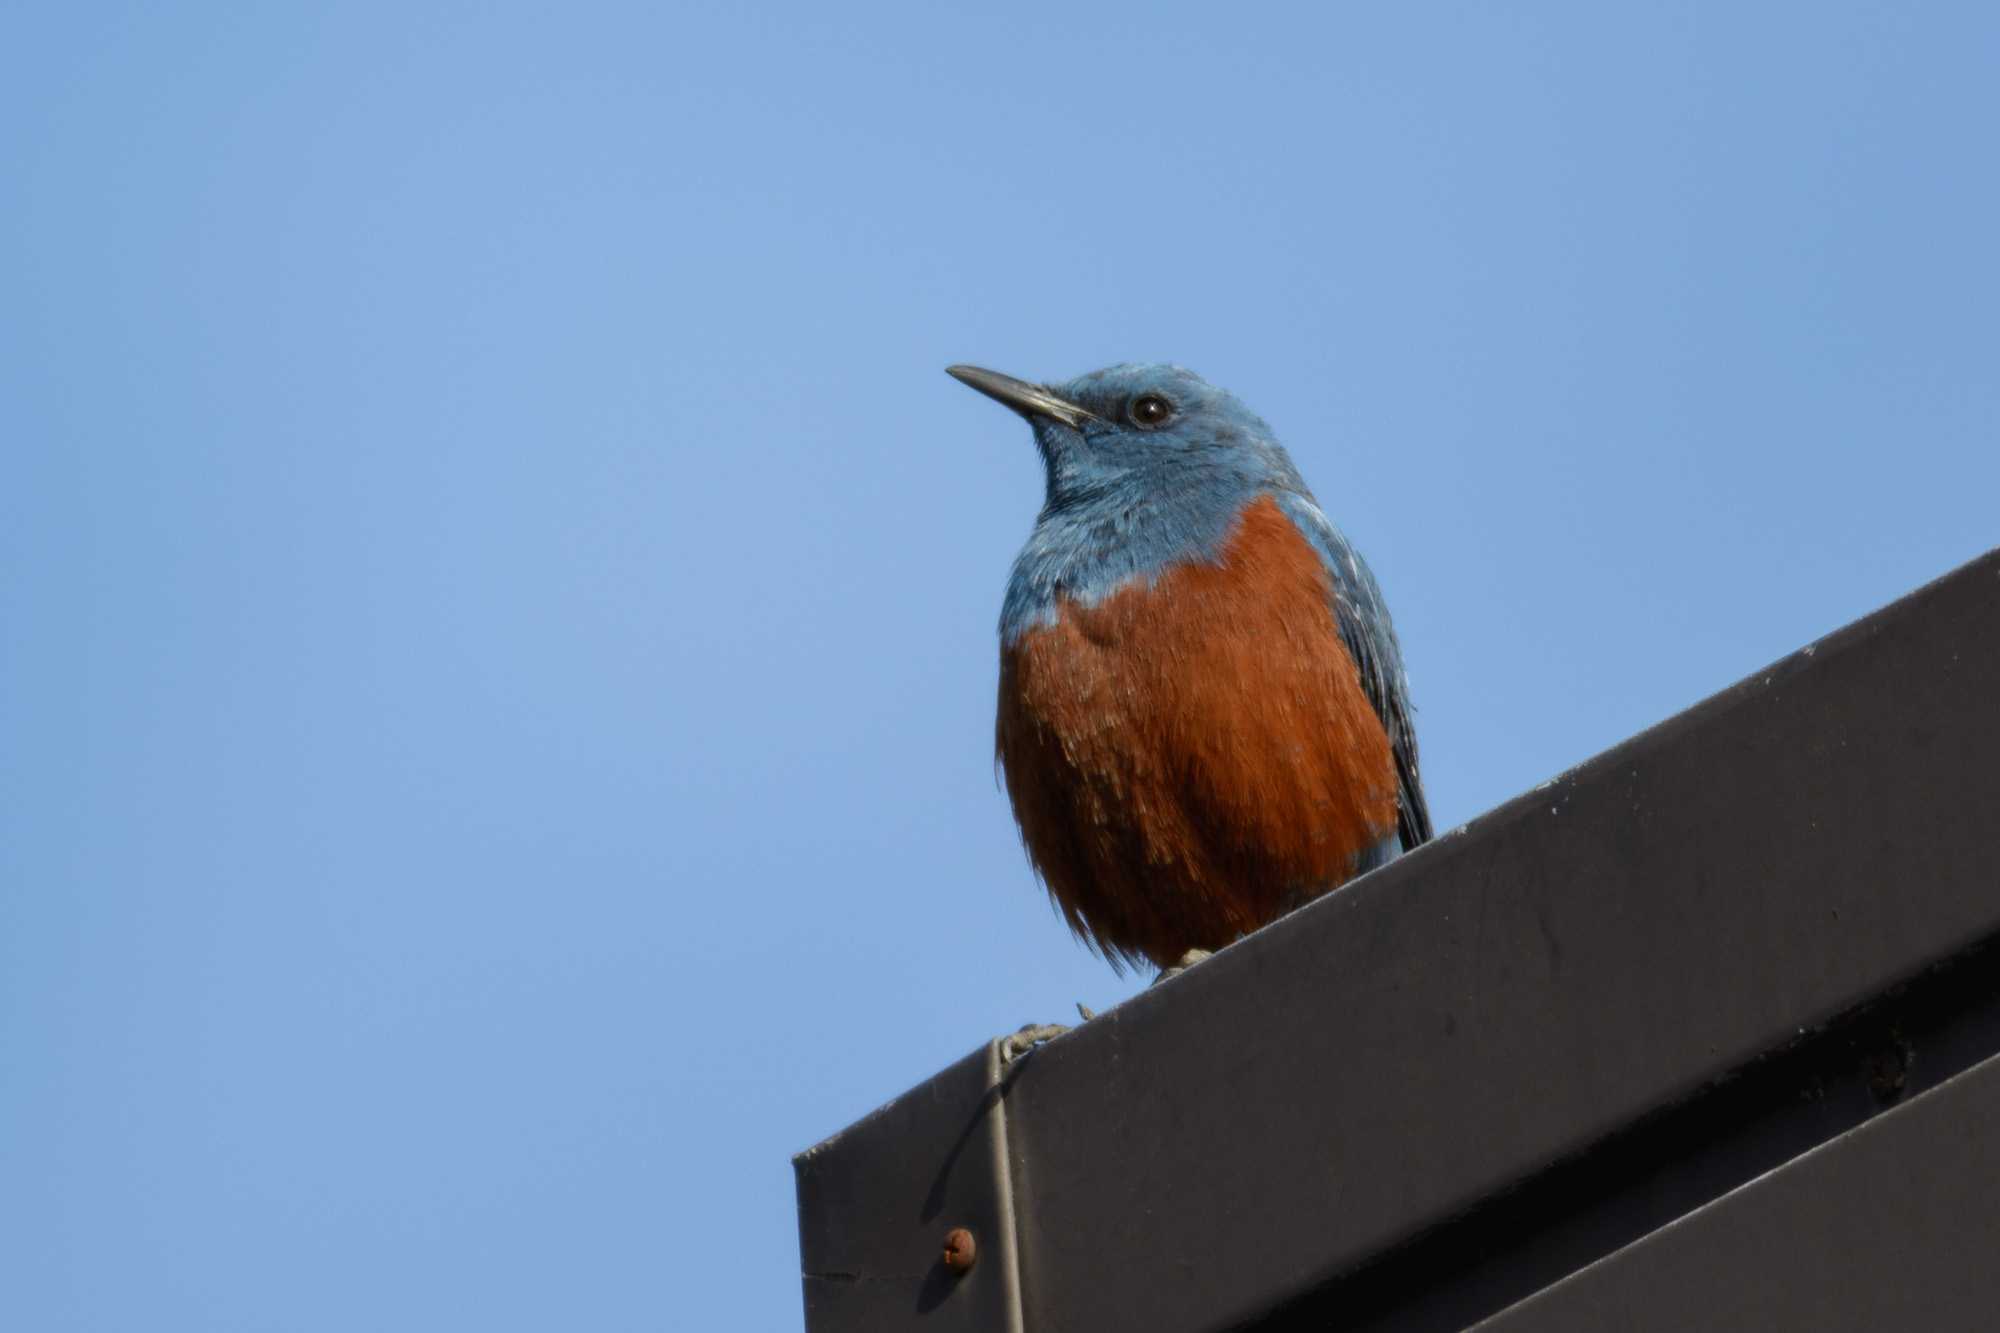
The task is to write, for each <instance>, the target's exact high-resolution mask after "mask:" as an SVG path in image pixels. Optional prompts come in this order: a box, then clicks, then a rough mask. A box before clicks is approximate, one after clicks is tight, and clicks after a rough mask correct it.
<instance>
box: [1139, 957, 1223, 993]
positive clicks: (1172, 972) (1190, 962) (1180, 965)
mask: <svg viewBox="0 0 2000 1333" xmlns="http://www.w3.org/2000/svg"><path fill="white" fill-rule="evenodd" d="M1214 956H1215V955H1214V954H1213V953H1211V952H1210V951H1209V950H1207V949H1189V950H1188V951H1187V952H1186V953H1184V954H1182V955H1181V956H1180V958H1179V959H1178V960H1176V961H1175V963H1174V965H1173V966H1172V967H1163V968H1161V969H1160V975H1159V976H1157V977H1154V978H1153V984H1154V985H1155V986H1157V985H1159V984H1160V983H1161V982H1162V981H1165V980H1166V979H1167V978H1168V977H1177V976H1179V975H1180V974H1181V973H1183V972H1185V971H1187V970H1188V969H1189V968H1191V967H1193V966H1194V965H1195V964H1196V963H1199V962H1201V961H1203V960H1204V959H1208V958H1213V957H1214Z"/></svg>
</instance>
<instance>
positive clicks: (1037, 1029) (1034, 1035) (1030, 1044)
mask: <svg viewBox="0 0 2000 1333" xmlns="http://www.w3.org/2000/svg"><path fill="white" fill-rule="evenodd" d="M1067 1031H1069V1027H1068V1025H1067V1024H1063V1023H1028V1024H1025V1025H1023V1026H1022V1028H1021V1030H1020V1031H1019V1032H1010V1033H1008V1034H1007V1035H1006V1036H1004V1037H1002V1038H1001V1039H1000V1063H1001V1064H1003V1065H1010V1064H1013V1063H1014V1062H1015V1061H1016V1060H1018V1059H1020V1058H1021V1057H1022V1056H1024V1055H1026V1054H1027V1053H1028V1052H1029V1051H1032V1050H1034V1049H1035V1047H1037V1046H1039V1045H1041V1044H1042V1043H1043V1042H1045V1041H1053V1040H1054V1039H1055V1038H1057V1037H1060V1036H1061V1035H1062V1034H1063V1033H1065V1032H1067Z"/></svg>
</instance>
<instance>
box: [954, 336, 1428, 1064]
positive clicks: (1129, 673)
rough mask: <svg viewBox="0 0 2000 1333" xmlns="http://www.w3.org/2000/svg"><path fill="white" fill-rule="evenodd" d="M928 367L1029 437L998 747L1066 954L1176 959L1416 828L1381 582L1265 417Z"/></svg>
mask: <svg viewBox="0 0 2000 1333" xmlns="http://www.w3.org/2000/svg"><path fill="white" fill-rule="evenodd" d="M947 373H948V374H950V375H951V376H952V377H953V378H954V379H957V380H958V381H960V382H961V383H963V384H965V385H967V386H968V387H970V388H973V389H976V390H978V391H979V392H980V393H982V394H985V395H986V396H987V397H989V398H992V399H994V400H995V401H997V402H999V403H1001V404H1003V405H1004V406H1006V407H1008V408H1011V409H1012V410H1013V411H1014V412H1016V413H1018V414H1019V415H1020V416H1022V417H1024V418H1026V419H1027V422H1028V424H1029V426H1030V428H1031V429H1032V431H1033V434H1034V440H1035V444H1036V446H1037V448H1038V450H1039V451H1040V454H1041V460H1042V464H1043V468H1044V472H1045V477H1046V490H1045V493H1044V499H1043V503H1042V508H1041V512H1040V514H1039V515H1038V516H1037V518H1036V520H1035V526H1034V529H1033V531H1032V532H1031V533H1030V534H1029V537H1028V539H1027V542H1026V544H1025V545H1024V546H1023V547H1022V549H1021V552H1020V554H1019V555H1018V556H1017V557H1016V558H1015V561H1014V565H1013V570H1012V572H1011V574H1010V576H1009V578H1008V581H1007V589H1006V595H1005V598H1004V600H1003V602H1002V605H1001V614H1000V678H999V698H998V706H997V709H996V716H995V722H994V748H995V755H996V759H997V763H998V767H999V769H1000V772H1001V777H1002V781H1003V783H1004V785H1005V788H1006V792H1007V796H1008V799H1009V801H1010V803H1011V805H1012V807H1013V814H1014V818H1015V821H1016V823H1017V824H1018V825H1019V829H1020V834H1021V840H1022V842H1023V844H1024V846H1025V847H1026V850H1027V853H1028V858H1029V861H1030V862H1031V864H1032V866H1033V868H1034V870H1035V873H1036V874H1037V876H1038V877H1039V878H1040V880H1041V882H1042V884H1043V886H1044V887H1045V888H1046V889H1047V891H1048V893H1049V896H1050V898H1051V899H1052V900H1053V901H1054V903H1055V906H1056V907H1057V908H1058V909H1059V910H1060V912H1061V914H1062V916H1063V918H1064V920H1065V921H1066V922H1067V923H1068V925H1069V927H1070V929H1071V930H1072V932H1074V933H1075V935H1076V936H1077V937H1078V938H1079V939H1081V940H1082V941H1083V942H1084V944H1085V945H1087V946H1088V947H1089V948H1091V949H1092V950H1093V951H1094V952H1096V953H1097V954H1099V955H1101V956H1102V957H1103V958H1104V959H1105V960H1106V961H1108V962H1109V963H1110V964H1111V966H1112V967H1113V969H1114V970H1115V971H1117V972H1119V973H1121V974H1122V973H1123V972H1124V971H1125V969H1126V968H1128V967H1131V968H1143V967H1146V966H1149V965H1150V966H1151V967H1153V968H1157V969H1158V970H1159V976H1160V978H1164V977H1166V976H1170V975H1174V974H1175V973H1177V972H1179V971H1181V970H1183V969H1185V968H1186V967H1188V966H1191V965H1193V964H1194V963H1196V962H1198V961H1200V960H1201V959H1203V958H1205V957H1207V956H1208V955H1209V954H1211V953H1213V952H1214V951H1215V950H1218V949H1221V948H1223V947H1224V946H1226V945H1227V944H1229V943H1231V942H1232V941H1234V940H1236V939H1238V938H1240V937H1242V936H1244V935H1247V934H1249V933H1250V932H1252V931H1254V930H1256V929H1258V928H1260V927H1262V926H1264V925H1268V924H1269V923H1270V922H1272V921H1273V920H1276V919H1277V918H1278V917H1280V916H1282V915H1284V914H1285V913H1287V912H1289V911H1291V910H1293V909H1295V908H1297V907H1299V906H1301V905H1303V904H1304V903H1306V902H1309V901H1311V900H1313V899H1315V898H1317V897H1319V896H1320V895H1322V894H1325V893H1327V892H1330V891H1332V890H1334V889H1336V888H1338V887H1339V886H1340V885H1342V884H1345V883H1347V882H1348V881H1350V880H1352V879H1354V878H1355V877H1356V876H1358V875H1361V874H1363V873H1365V872H1366V871H1369V870H1371V869H1374V868H1376V867H1378V866H1381V865H1383V864H1386V863H1387V862H1388V861H1390V860H1393V859H1394V858H1395V857H1397V856H1399V855H1400V854H1402V853H1403V852H1405V851H1408V850H1410V849H1411V848H1414V847H1416V846H1418V845H1420V844H1421V843H1423V842H1424V841H1426V840H1427V839H1429V838H1430V836H1431V818H1430V811H1429V808H1428V806H1427V804H1426V802H1425V798H1424V789H1423V783H1422V780H1421V778H1420V776H1419V772H1418V764H1417V739H1416V733H1415V729H1414V726H1413V724H1412V711H1413V710H1412V707H1411V704H1410V692H1409V684H1408V681H1407V679H1406V677H1405V672H1404V667H1403V656H1402V649H1401V646H1400V644H1399V643H1398V642H1397V638H1396V631H1395V628H1394V626H1393V625H1392V623H1391V622H1390V619H1389V610H1388V607H1387V605H1386V604H1385V603H1384V601H1383V597H1382V592H1381V589H1380V587H1379V586H1378V585H1377V583H1376V580H1375V576H1374V575H1373V573H1371V572H1370V570H1369V568H1368V566H1367V564H1366V563H1364V562H1363V560H1362V558H1361V556H1360V554H1359V553H1358V552H1357V551H1356V550H1355V549H1354V547H1353V546H1352V544H1350V543H1349V541H1348V540H1347V538H1346V537H1345V536H1343V535H1342V533H1341V531H1340V529H1339V528H1338V527H1336V526H1335V525H1334V523H1333V521H1332V520H1331V519H1329V518H1328V517H1327V515H1326V512H1325V511H1324V510H1323V509H1321V507H1320V504H1319V502H1318V500H1316V499H1315V498H1314V496H1313V493H1312V491H1311V490H1310V489H1309V488H1308V487H1307V485H1306V483H1305V479H1304V478H1303V477H1302V476H1301V475H1300V473H1299V470H1298V468H1297V467H1296V466H1295V465H1294V464H1293V462H1292V459H1291V457H1290V455H1288V454H1287V453H1286V452H1285V450H1284V448H1283V447H1282V446H1281V445H1280V444H1279V443H1278V440H1277V438H1276V436H1275V435H1274V434H1273V433H1272V430H1271V428H1270V427H1269V426H1268V425H1266V424H1265V423H1264V421H1263V420H1262V419H1261V418H1259V417H1258V416H1257V415H1256V414H1255V413H1253V412H1252V411H1251V410H1250V409H1249V408H1248V407H1247V406H1245V405H1244V403H1243V402H1242V401H1241V400H1240V399H1238V398H1237V397H1236V396H1235V395H1233V394H1231V393H1229V392H1227V391H1225V390H1223V389H1220V388H1217V387H1215V386H1214V385H1212V384H1210V383H1208V382H1207V381H1206V380H1204V379H1203V378H1201V376H1199V375H1197V374H1195V373H1194V372H1192V371H1189V370H1186V369H1183V368H1181V367H1179V366H1173V365H1165V364H1140V363H1125V364H1120V365H1114V366H1110V367H1107V368H1106V369H1103V370H1098V371H1093V372H1091V373H1090V374H1087V375H1083V376H1080V377H1078V378H1076V379H1072V380H1068V381H1066V382H1060V383H1047V384H1035V383H1030V382H1028V381H1025V380H1021V379H1016V378H1014V377H1013V376H1010V375H1003V374H1000V373H998V372H997V371H992V370H985V369H981V368H979V367H977V366H967V365H954V366H951V367H948V369H947ZM1087 1016H1088V1015H1087V1013H1086V1017H1087ZM1061 1030H1062V1029H1060V1028H1055V1027H1045V1028H1040V1029H1032V1031H1035V1032H1040V1033H1043V1034H1044V1035H1046V1034H1049V1033H1055V1032H1059V1031H1061ZM1030 1031H1031V1029H1023V1033H1024V1034H1026V1033H1029V1032H1030Z"/></svg>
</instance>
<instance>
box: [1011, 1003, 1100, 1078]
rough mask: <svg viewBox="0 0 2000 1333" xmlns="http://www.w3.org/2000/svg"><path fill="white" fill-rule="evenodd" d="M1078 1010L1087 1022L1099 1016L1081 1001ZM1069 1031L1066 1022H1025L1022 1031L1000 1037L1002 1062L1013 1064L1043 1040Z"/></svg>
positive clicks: (1053, 1038)
mask: <svg viewBox="0 0 2000 1333" xmlns="http://www.w3.org/2000/svg"><path fill="white" fill-rule="evenodd" d="M1076 1012H1077V1013H1078V1014H1080V1015H1082V1017H1083V1021H1084V1022H1086V1023H1088V1022H1089V1021H1090V1020H1091V1019H1093V1018H1095V1017H1097V1012H1096V1011H1095V1010H1093V1009H1092V1008H1091V1007H1090V1006H1089V1005H1086V1004H1084V1003H1082V1002H1081V1001H1079V1002H1078V1003H1077V1006H1076ZM1068 1031H1069V1025H1068V1024H1066V1023H1026V1024H1023V1025H1022V1027H1021V1030H1020V1031H1018V1032H1010V1033H1008V1034H1007V1035H1006V1036H1004V1037H1002V1038H1001V1039H1000V1063H1001V1064H1003V1065H1011V1064H1013V1063H1014V1062H1015V1061H1016V1060H1018V1059H1020V1058H1021V1057H1022V1056H1024V1055H1026V1054H1027V1053H1028V1052H1029V1051H1032V1050H1034V1049H1035V1047H1037V1046H1039V1045H1041V1044H1042V1043H1043V1042H1045V1041H1053V1040H1055V1039H1056V1038H1057V1037H1060V1036H1061V1035H1062V1034H1063V1033H1065V1032H1068Z"/></svg>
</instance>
